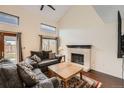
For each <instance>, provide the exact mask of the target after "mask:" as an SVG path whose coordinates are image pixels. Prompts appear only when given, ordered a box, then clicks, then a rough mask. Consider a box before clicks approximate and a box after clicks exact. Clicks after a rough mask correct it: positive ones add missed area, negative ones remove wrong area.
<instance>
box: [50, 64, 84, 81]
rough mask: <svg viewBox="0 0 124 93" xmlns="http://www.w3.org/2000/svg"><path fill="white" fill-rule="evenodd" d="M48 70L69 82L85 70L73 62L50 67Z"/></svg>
mask: <svg viewBox="0 0 124 93" xmlns="http://www.w3.org/2000/svg"><path fill="white" fill-rule="evenodd" d="M48 69H49V70H50V71H52V72H54V73H55V74H57V75H58V76H59V77H60V78H61V79H64V80H68V79H70V78H71V77H72V76H74V75H76V74H77V73H79V72H80V71H82V70H83V66H82V65H80V64H76V63H72V62H63V63H59V64H55V65H51V66H48Z"/></svg>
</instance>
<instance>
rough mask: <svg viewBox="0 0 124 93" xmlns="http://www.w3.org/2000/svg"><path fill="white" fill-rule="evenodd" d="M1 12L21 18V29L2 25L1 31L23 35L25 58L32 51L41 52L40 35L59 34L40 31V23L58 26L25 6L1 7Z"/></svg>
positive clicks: (0, 26) (0, 25)
mask: <svg viewBox="0 0 124 93" xmlns="http://www.w3.org/2000/svg"><path fill="white" fill-rule="evenodd" d="M0 11H2V12H6V13H9V14H13V15H16V16H19V17H20V24H19V27H14V26H12V25H5V24H0V31H14V32H21V33H22V46H23V48H24V47H25V49H23V55H24V58H25V57H27V56H29V55H30V51H31V50H39V42H40V39H39V36H38V35H39V34H43V35H52V36H57V33H46V32H41V31H40V23H47V24H50V25H53V26H56V24H55V23H53V22H51V21H48V20H47V19H44V18H43V17H42V16H41V14H40V12H38V11H35V10H28V9H25V8H24V7H23V6H2V5H1V6H0Z"/></svg>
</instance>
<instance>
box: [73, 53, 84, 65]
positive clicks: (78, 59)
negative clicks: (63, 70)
mask: <svg viewBox="0 0 124 93" xmlns="http://www.w3.org/2000/svg"><path fill="white" fill-rule="evenodd" d="M71 62H74V63H78V64H81V65H84V55H83V54H77V53H71Z"/></svg>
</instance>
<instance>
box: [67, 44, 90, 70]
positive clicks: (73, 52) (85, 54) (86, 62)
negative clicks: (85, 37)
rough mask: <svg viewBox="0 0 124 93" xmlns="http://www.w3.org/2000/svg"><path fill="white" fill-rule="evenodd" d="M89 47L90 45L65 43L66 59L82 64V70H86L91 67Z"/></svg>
mask: <svg viewBox="0 0 124 93" xmlns="http://www.w3.org/2000/svg"><path fill="white" fill-rule="evenodd" d="M91 48H92V46H91V45H67V53H68V54H67V61H69V62H75V63H78V64H81V65H83V67H84V71H86V72H88V71H89V70H90V69H91ZM72 57H73V58H72ZM81 58H82V59H81ZM77 59H78V60H77ZM78 61H79V62H78Z"/></svg>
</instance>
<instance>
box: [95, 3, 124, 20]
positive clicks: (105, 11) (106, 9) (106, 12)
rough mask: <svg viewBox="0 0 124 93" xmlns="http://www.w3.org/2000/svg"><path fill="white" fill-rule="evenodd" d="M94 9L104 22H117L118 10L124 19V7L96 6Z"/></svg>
mask: <svg viewBox="0 0 124 93" xmlns="http://www.w3.org/2000/svg"><path fill="white" fill-rule="evenodd" d="M93 7H94V9H95V10H96V12H97V14H98V15H99V16H100V17H101V18H102V20H103V21H104V22H116V21H117V12H118V10H119V11H120V13H121V17H122V19H124V5H94V6H93Z"/></svg>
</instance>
